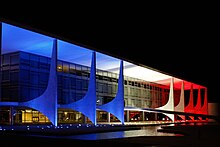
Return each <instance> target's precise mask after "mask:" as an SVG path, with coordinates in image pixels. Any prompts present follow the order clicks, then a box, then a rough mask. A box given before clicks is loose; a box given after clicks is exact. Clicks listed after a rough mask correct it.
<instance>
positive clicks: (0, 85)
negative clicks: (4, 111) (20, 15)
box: [0, 22, 2, 102]
mask: <svg viewBox="0 0 220 147" xmlns="http://www.w3.org/2000/svg"><path fill="white" fill-rule="evenodd" d="M1 99H2V23H1V22H0V102H1Z"/></svg>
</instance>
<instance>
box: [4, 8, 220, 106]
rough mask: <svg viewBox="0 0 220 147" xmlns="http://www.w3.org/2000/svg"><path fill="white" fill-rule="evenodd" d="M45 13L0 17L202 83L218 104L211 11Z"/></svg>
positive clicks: (214, 21) (214, 23)
mask: <svg viewBox="0 0 220 147" xmlns="http://www.w3.org/2000/svg"><path fill="white" fill-rule="evenodd" d="M68 14H69V13H68ZM50 16H51V15H37V16H36V15H26V16H25V15H17V16H15V15H13V16H1V17H0V19H2V20H3V21H6V22H9V23H12V24H15V25H18V26H22V27H25V28H28V29H32V30H33V31H37V32H39V33H44V34H47V35H51V36H56V37H57V38H59V39H62V40H65V41H68V42H72V43H76V44H78V45H82V46H84V47H88V48H90V49H93V50H97V51H99V52H102V53H107V54H109V55H112V56H114V57H118V58H122V59H125V60H127V61H131V62H133V63H136V64H142V65H145V66H147V67H151V68H155V69H158V70H160V71H162V72H165V73H168V74H170V75H173V76H174V77H177V78H181V79H185V80H187V81H190V82H194V83H197V84H200V85H203V86H206V87H207V88H208V98H209V102H220V97H219V95H218V91H219V87H218V85H219V83H220V78H219V75H220V71H219V68H220V65H219V63H220V62H219V58H220V57H219V55H220V54H219V53H218V52H219V51H218V50H219V41H218V38H217V36H219V29H217V22H218V21H217V19H216V18H215V16H214V15H209V14H207V13H193V14H192V13H178V14H176V13H174V12H171V13H157V14H153V13H150V14H145V13H133V12H123V13H114V14H113V13H102V12H100V13H97V14H93V13H92V14H90V13H85V14H84V15H82V14H81V15H80V16H79V15H77V14H71V15H70V14H69V15H67V14H65V15H59V17H50Z"/></svg>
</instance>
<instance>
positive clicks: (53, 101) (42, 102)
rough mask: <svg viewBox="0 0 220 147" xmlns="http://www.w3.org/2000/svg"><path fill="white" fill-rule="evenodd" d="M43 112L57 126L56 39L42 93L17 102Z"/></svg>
mask: <svg viewBox="0 0 220 147" xmlns="http://www.w3.org/2000/svg"><path fill="white" fill-rule="evenodd" d="M19 105H20V106H26V107H30V108H33V109H36V110H38V111H40V112H41V113H43V114H44V115H45V116H46V117H47V118H48V119H49V120H50V121H51V122H52V124H53V125H55V126H57V40H56V39H54V42H53V50H52V57H51V63H50V73H49V80H48V85H47V88H46V90H45V91H44V93H43V94H42V95H41V96H39V97H37V98H34V99H33V100H30V101H27V102H21V103H19Z"/></svg>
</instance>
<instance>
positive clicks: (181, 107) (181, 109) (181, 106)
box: [174, 81, 186, 120]
mask: <svg viewBox="0 0 220 147" xmlns="http://www.w3.org/2000/svg"><path fill="white" fill-rule="evenodd" d="M184 102H185V97H184V81H182V85H181V92H180V101H179V103H178V105H177V106H176V107H175V108H174V110H175V111H178V112H184ZM178 116H179V117H181V118H182V119H183V120H185V119H186V117H185V116H184V115H178Z"/></svg>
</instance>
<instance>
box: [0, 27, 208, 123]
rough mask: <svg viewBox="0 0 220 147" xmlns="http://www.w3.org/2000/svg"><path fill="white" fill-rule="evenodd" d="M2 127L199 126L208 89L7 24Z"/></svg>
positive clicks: (0, 104)
mask: <svg viewBox="0 0 220 147" xmlns="http://www.w3.org/2000/svg"><path fill="white" fill-rule="evenodd" d="M1 30H2V31H1V36H2V37H1V44H2V45H1V46H2V47H1V97H0V124H47V123H48V124H50V123H52V124H54V125H57V124H66V123H67V124H68V123H93V124H97V123H103V122H105V123H110V122H120V123H122V124H124V123H125V122H145V121H154V120H167V119H169V120H171V121H175V120H187V119H189V120H194V119H200V120H202V119H204V118H194V117H190V118H185V117H184V116H180V115H174V114H160V113H153V112H150V111H147V108H151V109H164V110H170V111H180V112H191V113H197V114H207V111H208V110H207V109H208V107H207V88H206V87H204V86H201V85H198V84H194V83H191V82H188V81H185V80H182V79H178V78H175V77H172V76H169V75H166V74H163V73H160V72H157V71H154V70H151V69H148V68H145V67H140V66H137V65H135V64H132V63H129V62H127V61H123V60H120V59H117V58H114V57H110V56H108V55H105V54H102V53H99V52H96V51H93V50H90V49H87V48H83V47H80V46H77V45H74V44H71V43H68V42H65V41H62V40H59V39H55V38H52V37H49V36H46V35H42V34H39V33H36V32H32V31H29V30H26V29H22V28H19V27H16V26H13V25H10V24H6V23H1Z"/></svg>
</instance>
